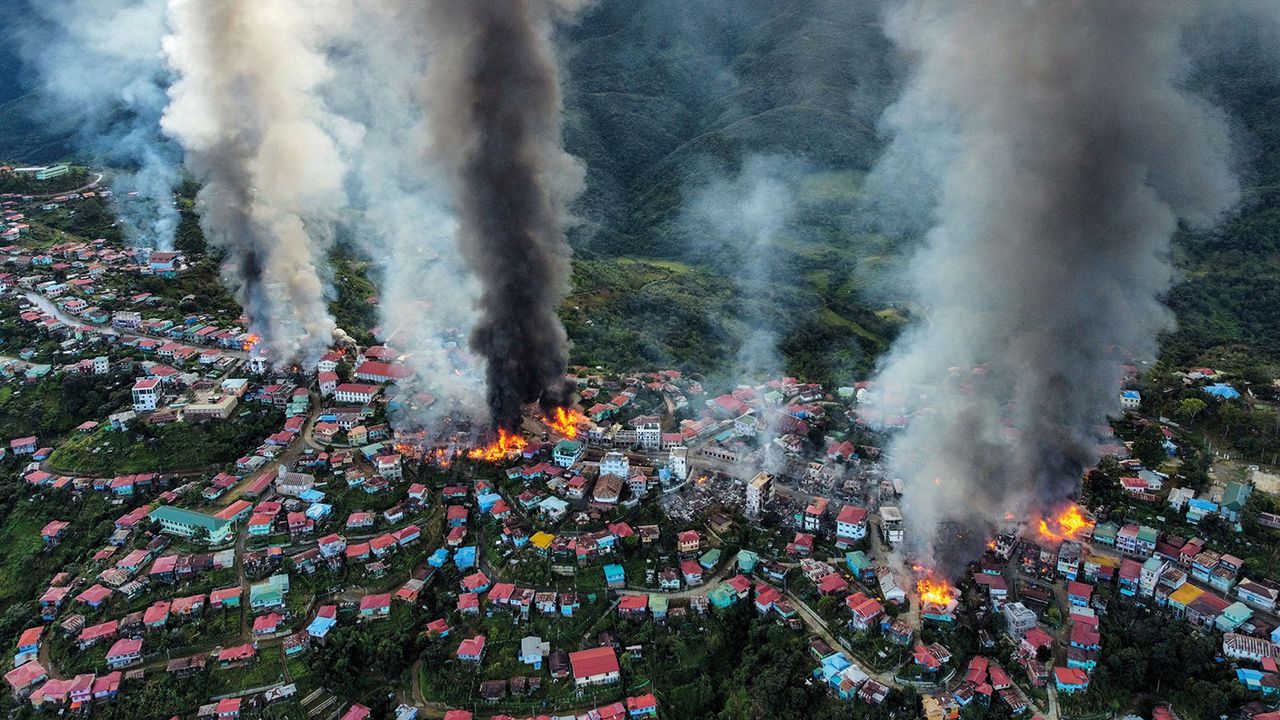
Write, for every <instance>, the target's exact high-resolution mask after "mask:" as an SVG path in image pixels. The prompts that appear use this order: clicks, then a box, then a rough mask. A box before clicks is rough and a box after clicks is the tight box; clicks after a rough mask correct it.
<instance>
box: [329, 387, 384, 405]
mask: <svg viewBox="0 0 1280 720" xmlns="http://www.w3.org/2000/svg"><path fill="white" fill-rule="evenodd" d="M377 394H378V386H377V385H366V384H363V383H343V384H341V385H339V386H337V387H336V388H335V389H334V391H333V397H334V399H335V400H337V401H338V402H340V403H353V404H356V405H364V404H365V403H367V402H370V401H372V400H373V396H375V395H377Z"/></svg>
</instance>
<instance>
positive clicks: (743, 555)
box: [738, 550, 760, 575]
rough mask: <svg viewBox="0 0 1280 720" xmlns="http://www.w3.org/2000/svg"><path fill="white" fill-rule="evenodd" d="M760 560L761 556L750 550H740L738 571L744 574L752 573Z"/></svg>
mask: <svg viewBox="0 0 1280 720" xmlns="http://www.w3.org/2000/svg"><path fill="white" fill-rule="evenodd" d="M759 562H760V556H759V555H757V554H756V553H753V552H751V551H750V550H739V551H738V572H740V573H742V574H743V575H750V574H751V573H752V572H753V571H755V569H756V564H758V563H759Z"/></svg>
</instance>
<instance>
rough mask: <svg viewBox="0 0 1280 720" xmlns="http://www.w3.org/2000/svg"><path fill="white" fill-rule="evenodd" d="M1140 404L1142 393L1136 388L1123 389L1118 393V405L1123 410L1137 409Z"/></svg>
mask: <svg viewBox="0 0 1280 720" xmlns="http://www.w3.org/2000/svg"><path fill="white" fill-rule="evenodd" d="M1141 406H1142V394H1141V393H1139V392H1138V391H1137V390H1124V391H1122V392H1121V393H1120V407H1121V408H1123V409H1125V410H1137V409H1138V408H1139V407H1141Z"/></svg>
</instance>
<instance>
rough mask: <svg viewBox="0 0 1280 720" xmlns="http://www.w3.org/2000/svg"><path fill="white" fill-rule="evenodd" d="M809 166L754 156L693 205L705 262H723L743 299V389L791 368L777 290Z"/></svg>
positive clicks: (690, 226)
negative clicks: (778, 319)
mask: <svg viewBox="0 0 1280 720" xmlns="http://www.w3.org/2000/svg"><path fill="white" fill-rule="evenodd" d="M805 172H806V169H805V166H804V163H803V162H802V161H799V160H796V159H794V158H788V157H784V156H778V155H752V156H749V157H747V158H746V159H745V160H744V161H743V163H742V167H741V169H740V170H739V172H738V173H737V174H735V175H732V176H726V175H715V176H712V177H710V178H707V179H706V180H705V181H704V184H703V185H701V186H700V187H698V188H696V189H695V190H694V191H693V192H692V193H691V194H690V197H689V198H688V199H687V200H686V203H685V207H684V210H683V217H682V218H681V222H682V224H683V225H684V231H685V233H686V234H687V236H688V237H689V238H690V240H691V242H693V243H694V245H695V252H696V253H697V254H699V255H703V256H718V258H719V259H720V261H719V262H717V263H716V264H717V265H719V266H721V267H723V268H725V270H726V272H727V274H728V275H729V276H730V277H731V278H732V279H733V280H734V282H735V283H736V284H737V285H738V289H739V292H740V294H741V297H742V304H741V307H740V308H739V311H740V315H739V319H740V321H741V322H742V323H743V325H744V330H743V332H742V335H741V338H742V339H741V342H740V344H739V346H738V352H737V355H736V357H735V360H734V363H733V367H732V369H731V376H730V377H731V378H732V379H733V381H734V382H735V383H736V382H746V383H760V382H763V381H765V380H768V379H770V378H772V377H777V376H778V374H779V373H780V372H781V371H782V369H783V362H782V358H781V356H780V355H779V353H778V335H779V334H778V329H777V327H776V325H775V318H773V316H772V314H771V312H770V310H771V302H770V286H771V285H772V283H773V282H784V281H786V279H787V267H786V264H785V263H779V262H778V258H779V254H780V252H781V251H782V248H781V241H782V237H781V236H782V234H783V233H784V232H785V231H786V230H787V227H788V225H789V224H790V223H791V221H792V219H793V213H794V210H795V206H796V197H795V187H796V185H797V184H798V183H799V182H800V181H801V179H802V178H803V176H804V174H805Z"/></svg>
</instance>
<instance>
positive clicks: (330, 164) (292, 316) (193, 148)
mask: <svg viewBox="0 0 1280 720" xmlns="http://www.w3.org/2000/svg"><path fill="white" fill-rule="evenodd" d="M169 10H170V14H171V23H172V32H171V33H170V34H169V35H168V36H166V37H165V39H164V51H165V56H166V57H167V59H168V62H169V65H170V67H171V68H172V69H173V71H174V72H175V73H176V75H177V79H176V81H175V82H174V83H173V85H172V86H171V87H170V88H169V98H170V102H169V106H168V108H167V109H166V110H165V113H164V117H163V118H162V121H161V124H162V126H163V128H164V129H165V131H166V132H167V133H169V134H170V135H172V136H173V137H175V138H177V139H178V140H179V141H180V142H181V143H182V145H183V148H184V150H185V153H186V156H185V163H186V167H187V169H188V170H189V171H190V173H191V174H192V175H193V176H194V177H195V178H196V179H197V180H199V181H200V182H201V183H202V184H203V187H202V188H201V190H200V193H199V195H198V197H197V201H198V205H199V210H200V216H201V217H200V222H201V227H202V228H203V230H204V232H205V235H206V236H207V237H208V239H209V240H210V242H211V243H213V244H214V245H216V246H218V247H219V248H221V249H222V250H223V251H224V252H225V254H226V260H225V262H224V264H223V274H224V277H225V279H226V280H227V281H228V282H229V283H230V284H231V285H232V287H234V289H235V291H236V293H237V296H238V299H239V300H240V302H241V304H242V305H243V307H244V308H245V312H246V314H247V315H248V316H249V319H250V330H251V331H253V332H255V333H257V334H258V335H260V336H261V337H262V345H263V348H264V350H265V351H266V352H267V353H268V355H269V357H270V359H271V361H272V362H274V363H276V364H277V365H281V364H285V363H289V362H293V361H298V362H301V363H303V364H304V365H309V364H313V363H314V362H315V360H316V359H318V357H319V355H320V354H321V353H322V352H323V351H324V350H325V348H327V347H328V346H329V344H330V342H331V341H332V338H333V331H334V329H335V325H334V321H333V318H332V317H331V316H330V314H329V312H328V308H327V307H326V303H325V294H326V290H325V282H324V280H323V277H322V272H321V270H320V269H319V268H320V267H322V264H323V263H324V261H325V258H326V253H327V251H328V249H329V247H330V244H331V242H332V226H333V222H334V220H335V218H336V217H337V214H338V213H339V211H340V210H341V209H342V207H343V205H344V198H345V193H344V189H343V186H342V181H343V177H344V175H345V166H344V163H343V159H342V154H341V152H340V147H341V146H343V145H349V144H351V143H354V142H358V128H356V127H353V126H352V125H351V124H350V123H348V122H345V121H344V120H342V119H340V118H339V117H337V116H336V115H334V114H333V113H331V112H330V111H329V109H328V108H327V107H326V106H325V104H324V103H323V102H322V99H321V98H320V95H319V91H318V88H319V87H320V86H321V85H322V84H323V83H324V82H326V81H327V80H328V79H329V77H330V76H331V75H332V72H333V70H332V68H331V67H330V66H329V64H328V61H327V58H326V54H325V51H326V47H327V43H328V42H330V40H331V38H332V36H333V33H334V32H336V31H337V29H339V28H341V27H342V26H343V24H344V23H345V22H346V21H347V17H346V10H345V5H344V4H343V3H341V2H336V1H335V2H328V1H327V0H326V1H324V2H319V3H317V2H310V1H309V2H303V1H302V0H277V1H275V2H270V3H263V2H256V1H254V0H226V1H224V2H204V1H203V0H170V3H169Z"/></svg>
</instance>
